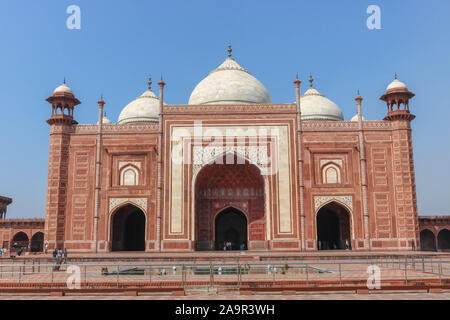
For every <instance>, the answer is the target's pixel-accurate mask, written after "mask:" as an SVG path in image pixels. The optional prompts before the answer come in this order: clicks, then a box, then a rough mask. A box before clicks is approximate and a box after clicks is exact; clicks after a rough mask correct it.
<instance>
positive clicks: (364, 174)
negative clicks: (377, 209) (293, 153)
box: [355, 90, 371, 250]
mask: <svg viewBox="0 0 450 320" xmlns="http://www.w3.org/2000/svg"><path fill="white" fill-rule="evenodd" d="M355 100H356V104H357V117H358V131H359V162H360V170H361V186H362V198H363V199H362V200H363V201H362V209H363V217H364V239H365V241H366V242H367V244H366V245H367V247H368V249H369V250H370V249H371V244H370V224H369V201H368V195H367V159H366V149H365V145H364V131H363V130H364V128H363V116H362V112H361V102H362V100H363V98H362V97H361V96H360V94H359V90H358V96H357V97H356V98H355Z"/></svg>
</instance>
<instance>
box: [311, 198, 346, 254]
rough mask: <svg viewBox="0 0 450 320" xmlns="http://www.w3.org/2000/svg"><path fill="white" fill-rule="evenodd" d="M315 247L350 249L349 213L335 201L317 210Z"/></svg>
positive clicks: (322, 248) (320, 248) (321, 248)
mask: <svg viewBox="0 0 450 320" xmlns="http://www.w3.org/2000/svg"><path fill="white" fill-rule="evenodd" d="M316 223H317V249H319V250H344V249H351V237H350V214H349V213H348V211H347V210H346V209H345V208H344V207H343V206H341V205H340V204H338V203H336V202H331V203H329V204H327V205H325V206H323V207H322V208H320V210H319V211H318V212H317V216H316Z"/></svg>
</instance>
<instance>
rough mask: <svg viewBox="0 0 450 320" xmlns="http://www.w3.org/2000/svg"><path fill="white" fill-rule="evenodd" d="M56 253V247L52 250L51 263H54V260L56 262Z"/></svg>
mask: <svg viewBox="0 0 450 320" xmlns="http://www.w3.org/2000/svg"><path fill="white" fill-rule="evenodd" d="M57 254H58V252H57V251H56V248H55V250H53V254H52V256H53V257H52V263H53V264H55V262H56V255H57Z"/></svg>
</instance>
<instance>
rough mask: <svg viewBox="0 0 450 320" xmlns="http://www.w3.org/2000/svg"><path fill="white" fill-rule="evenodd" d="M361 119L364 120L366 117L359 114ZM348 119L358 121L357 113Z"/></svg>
mask: <svg viewBox="0 0 450 320" xmlns="http://www.w3.org/2000/svg"><path fill="white" fill-rule="evenodd" d="M361 117H362V120H363V121H366V118H364V116H361ZM350 121H358V114H355V115H354V116H353V118H352V120H350Z"/></svg>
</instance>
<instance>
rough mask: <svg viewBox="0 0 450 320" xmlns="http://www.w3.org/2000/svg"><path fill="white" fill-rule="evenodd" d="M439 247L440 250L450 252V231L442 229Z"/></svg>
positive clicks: (439, 235)
mask: <svg viewBox="0 0 450 320" xmlns="http://www.w3.org/2000/svg"><path fill="white" fill-rule="evenodd" d="M438 247H439V250H442V251H449V250H450V230H448V229H442V230H441V231H439V233H438Z"/></svg>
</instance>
